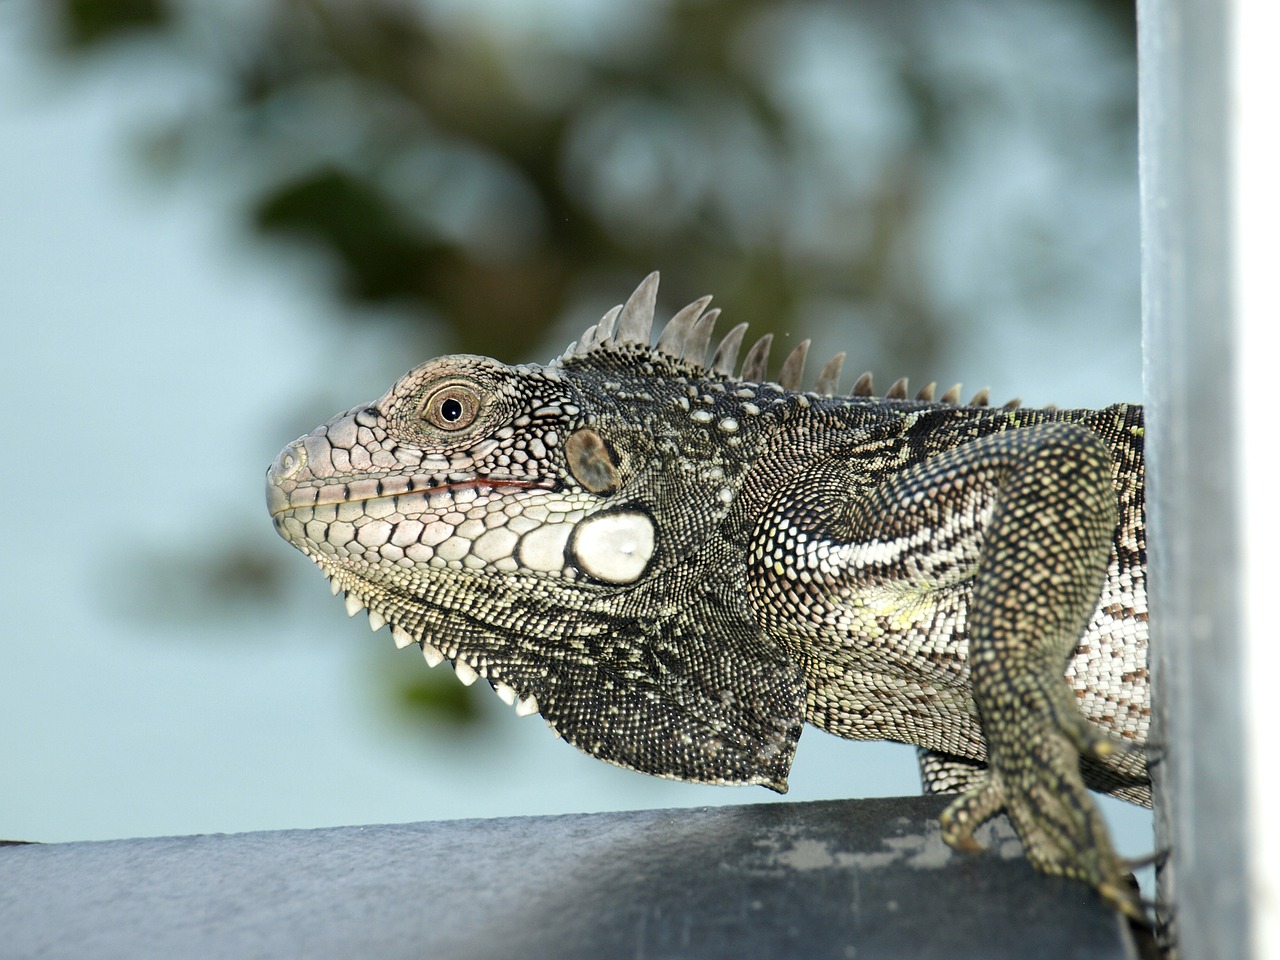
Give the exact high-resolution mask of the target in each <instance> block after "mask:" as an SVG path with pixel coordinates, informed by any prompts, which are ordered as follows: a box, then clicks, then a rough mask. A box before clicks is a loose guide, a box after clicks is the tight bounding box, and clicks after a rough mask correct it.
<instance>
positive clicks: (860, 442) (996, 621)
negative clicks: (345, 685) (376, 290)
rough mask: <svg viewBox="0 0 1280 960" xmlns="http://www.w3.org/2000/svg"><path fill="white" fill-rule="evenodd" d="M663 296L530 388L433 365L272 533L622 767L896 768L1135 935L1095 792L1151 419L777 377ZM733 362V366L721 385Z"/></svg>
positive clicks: (1138, 620)
mask: <svg viewBox="0 0 1280 960" xmlns="http://www.w3.org/2000/svg"><path fill="white" fill-rule="evenodd" d="M657 287H658V278H657V274H653V275H651V276H649V277H648V278H646V279H645V281H644V282H643V283H642V284H641V285H640V286H639V288H638V289H637V290H636V291H635V292H634V293H633V294H632V295H631V297H630V298H629V299H628V300H627V301H626V303H625V304H624V305H622V306H620V307H615V308H614V309H613V310H611V311H609V312H608V313H607V314H606V315H605V316H604V318H603V319H602V320H601V321H600V322H599V323H598V324H597V325H596V326H593V327H591V328H590V329H588V330H587V331H586V333H585V334H584V335H583V336H582V337H581V338H580V339H579V340H578V341H577V342H576V343H575V344H573V345H571V346H570V347H569V348H568V349H567V350H566V351H565V352H564V354H563V355H562V356H560V357H559V358H557V359H556V360H554V361H552V362H551V363H550V364H548V365H546V366H539V365H531V364H529V365H525V364H522V365H516V366H507V365H505V364H502V363H498V362H496V361H494V360H490V359H486V358H483V357H477V356H447V357H441V358H439V359H436V360H432V361H430V362H428V363H425V364H423V365H421V366H419V367H417V368H415V369H414V370H412V371H410V372H409V373H407V374H406V375H405V376H404V377H402V378H401V379H400V380H399V381H398V382H397V383H396V384H395V385H394V386H393V387H392V388H391V390H390V391H389V392H388V393H387V394H386V395H385V396H383V397H382V398H381V399H379V400H377V401H375V402H373V403H366V404H360V405H359V406H356V407H353V408H352V409H350V410H348V411H347V412H345V413H342V414H339V415H338V416H336V417H334V418H333V419H331V420H329V421H328V422H327V423H325V424H324V425H323V426H320V427H318V428H316V429H315V430H314V431H312V432H311V433H309V434H307V435H306V436H304V437H301V438H300V439H298V440H296V441H294V442H293V443H291V444H289V445H288V446H287V447H285V448H284V450H283V451H282V452H281V453H280V455H279V456H278V457H277V459H276V461H275V462H274V463H273V464H272V466H271V468H270V470H269V472H268V480H267V500H268V504H269V507H270V511H271V515H272V518H273V521H274V523H275V527H276V530H277V531H278V532H279V533H280V535H281V536H282V537H284V538H285V539H286V540H288V541H289V542H290V543H292V544H293V545H294V546H295V547H297V548H298V549H299V550H301V551H302V552H303V553H305V554H306V555H307V556H308V557H310V558H311V559H312V560H313V561H314V562H315V563H316V564H317V565H318V566H319V567H320V568H321V570H322V571H323V572H324V574H325V576H326V577H328V578H329V580H330V581H331V586H332V589H333V592H334V594H338V593H343V594H345V598H346V606H347V611H348V613H349V614H351V615H355V614H356V613H357V612H359V611H361V610H366V611H367V613H368V618H369V622H370V625H371V626H372V627H373V628H374V629H375V630H377V629H379V628H381V627H382V626H384V625H387V624H390V626H391V635H392V637H393V638H394V640H395V642H396V644H397V645H398V646H401V647H406V646H409V645H410V644H415V643H416V644H418V645H419V646H420V647H421V648H422V652H423V654H424V656H425V657H426V660H427V662H428V663H429V664H431V665H433V666H434V665H435V664H437V663H440V662H441V661H444V660H448V661H449V662H450V663H451V664H452V665H453V669H454V670H455V671H456V673H457V676H458V678H459V679H460V680H461V681H462V682H463V683H467V684H469V683H472V682H474V681H475V680H476V679H478V678H481V677H483V678H484V679H485V680H486V681H488V683H489V684H490V685H491V686H492V687H493V689H494V691H495V692H496V693H497V694H498V696H499V697H501V698H502V699H503V700H504V701H506V702H507V703H508V704H512V705H514V707H515V711H516V713H518V714H521V715H528V714H533V713H539V714H541V715H542V717H543V718H544V719H545V720H546V722H547V723H548V725H550V727H551V728H552V730H553V731H554V732H555V733H556V734H558V735H559V736H561V737H563V738H564V739H565V740H567V741H569V742H570V743H572V744H573V745H574V746H576V747H578V748H580V749H581V750H584V751H586V752H587V753H589V754H592V755H594V756H597V757H599V758H601V759H603V760H607V761H609V762H611V763H615V764H619V765H621V766H624V767H630V768H632V769H635V770H640V771H643V772H645V773H649V774H655V775H657V776H662V777H670V778H674V779H678V780H688V781H699V782H704V783H722V784H727V783H750V784H763V785H764V786H766V787H770V788H772V789H774V790H777V791H779V792H781V791H784V790H786V779H787V773H788V770H789V768H790V765H791V760H792V755H793V753H794V751H795V747H796V742H797V740H798V738H799V736H800V731H801V727H802V725H803V724H804V723H805V722H808V723H812V724H814V725H815V726H817V727H820V728H821V729H823V730H827V731H829V732H831V733H835V734H838V735H840V736H844V737H851V738H855V739H888V740H898V741H903V742H906V743H911V744H916V745H917V746H918V747H919V748H920V750H921V761H922V762H921V768H922V776H923V779H924V782H925V788H926V790H928V791H930V792H941V791H961V792H960V794H959V796H958V797H957V798H956V799H955V800H954V801H953V802H952V803H951V804H950V806H948V807H947V808H946V810H945V812H944V813H943V816H942V832H943V837H944V839H945V840H946V841H947V842H948V843H949V844H950V845H951V846H953V847H955V848H958V849H974V848H977V846H978V845H977V843H976V841H975V840H974V837H973V832H974V830H975V828H976V827H977V826H978V825H979V824H980V823H982V822H983V821H984V820H986V819H988V818H989V817H991V816H992V815H994V814H995V813H997V812H998V811H1000V810H1002V809H1003V810H1006V811H1007V812H1008V814H1009V816H1010V818H1011V819H1012V821H1013V824H1014V826H1015V828H1016V829H1017V831H1018V833H1019V835H1020V836H1021V839H1022V841H1023V845H1024V847H1025V849H1026V853H1027V856H1028V857H1029V858H1030V860H1031V862H1032V863H1033V865H1035V866H1036V867H1037V868H1038V869H1040V870H1041V871H1044V872H1046V873H1050V874H1060V875H1065V876H1068V877H1074V878H1078V879H1081V880H1084V881H1086V882H1088V883H1090V884H1092V885H1093V887H1094V888H1095V889H1096V890H1097V891H1098V892H1099V893H1100V894H1101V895H1102V897H1103V898H1104V899H1105V900H1107V901H1108V902H1109V903H1111V904H1112V905H1114V906H1115V907H1117V908H1119V909H1120V910H1122V911H1124V912H1125V913H1127V914H1129V915H1130V916H1133V917H1140V916H1141V915H1142V913H1143V910H1142V906H1141V903H1140V901H1139V899H1138V897H1137V895H1136V893H1135V892H1134V890H1133V889H1132V887H1131V886H1130V885H1129V884H1128V883H1127V882H1126V876H1125V875H1126V872H1127V865H1126V863H1125V862H1124V861H1122V860H1121V859H1120V858H1119V857H1118V855H1117V854H1116V853H1115V852H1114V849H1113V847H1112V845H1111V842H1110V840H1109V838H1108V835H1107V831H1106V827H1105V825H1104V823H1103V821H1102V819H1101V817H1100V815H1099V813H1098V811H1097V809H1096V807H1095V805H1094V803H1093V801H1092V799H1091V797H1090V795H1089V793H1088V791H1087V789H1086V787H1092V788H1095V789H1099V790H1104V791H1107V792H1109V793H1112V794H1115V795H1117V796H1120V797H1123V798H1125V799H1129V800H1132V801H1135V802H1143V803H1145V802H1149V800H1150V792H1149V781H1148V777H1147V768H1146V757H1145V752H1144V749H1143V747H1144V744H1145V743H1146V740H1147V731H1148V722H1149V703H1150V700H1149V692H1148V677H1147V667H1146V662H1147V655H1146V644H1147V607H1146V592H1145V564H1146V548H1145V534H1144V506H1143V418H1142V408H1141V407H1140V406H1135V405H1117V406H1112V407H1107V408H1105V409H1101V410H1058V409H1040V410H1032V409H1021V408H1018V406H1017V404H1016V402H1015V403H1011V404H1009V405H1006V406H1004V407H992V406H989V405H988V403H987V396H986V393H985V391H984V392H983V393H982V394H980V395H979V396H977V397H975V398H974V399H973V401H971V402H970V403H968V404H962V403H960V402H959V399H960V398H959V388H958V387H956V388H952V389H951V390H949V391H947V392H946V393H945V394H944V395H943V396H941V397H940V398H938V399H935V398H934V396H933V394H934V388H933V385H932V384H930V385H929V386H928V387H926V388H925V389H924V390H922V391H920V393H919V394H917V395H916V396H915V398H914V399H910V398H908V395H907V392H906V388H905V382H904V381H899V382H898V383H896V384H895V385H894V387H893V389H891V390H890V391H889V392H888V394H887V395H886V396H884V397H876V396H873V395H872V388H871V380H870V377H869V376H867V375H863V377H862V378H861V379H859V380H858V382H857V383H856V384H855V385H854V387H853V389H852V391H851V393H850V394H847V395H842V394H840V392H839V389H838V382H839V378H840V372H841V366H842V362H843V359H844V355H843V354H840V355H837V356H836V357H834V358H833V359H832V360H831V362H830V363H828V364H827V365H826V366H825V367H824V368H823V369H822V371H821V373H820V374H819V375H818V378H817V384H816V388H815V389H814V390H812V391H805V390H801V389H800V384H801V377H802V368H803V366H804V361H805V355H806V352H807V349H808V341H806V342H804V343H801V344H800V345H799V346H798V347H797V348H796V349H795V350H794V351H793V352H792V353H791V354H790V356H788V357H787V359H786V361H785V362H784V363H783V365H782V368H781V371H780V372H779V373H778V374H777V377H776V379H775V380H774V381H772V382H770V381H769V379H768V366H767V365H768V354H769V349H770V337H769V336H767V335H766V336H765V337H763V338H762V339H761V340H760V341H759V342H758V343H756V344H755V346H754V347H752V348H751V350H750V351H749V352H748V353H747V355H746V357H745V359H744V360H743V362H742V364H741V366H738V365H737V363H736V358H737V355H738V353H739V350H740V347H741V345H742V342H743V335H744V333H745V330H746V325H745V324H742V325H739V326H736V327H734V328H733V329H732V330H730V331H729V332H728V334H727V335H726V336H724V338H723V339H721V340H720V341H719V345H718V346H717V347H716V348H715V350H714V352H713V354H712V356H711V359H710V360H708V359H707V354H708V350H709V346H710V340H711V333H712V327H713V325H714V324H715V322H716V318H717V316H718V314H719V311H718V310H714V309H708V305H709V302H710V298H709V297H704V298H702V299H700V300H697V301H695V302H694V303H691V304H689V305H688V306H687V307H685V308H684V309H682V310H680V311H679V312H678V313H676V314H675V316H674V317H672V318H671V320H670V321H669V322H668V323H667V324H666V326H665V328H664V329H663V330H662V332H661V334H660V336H658V338H657V342H656V343H652V342H651V341H652V334H651V329H652V325H653V319H654V311H655V301H656V297H657ZM735 369H736V371H737V372H736V374H735V372H734V371H735Z"/></svg>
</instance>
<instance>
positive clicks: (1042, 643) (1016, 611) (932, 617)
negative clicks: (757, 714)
mask: <svg viewBox="0 0 1280 960" xmlns="http://www.w3.org/2000/svg"><path fill="white" fill-rule="evenodd" d="M904 449H905V445H898V446H895V445H894V444H892V443H886V442H885V441H883V440H882V441H878V442H877V444H876V449H875V450H874V451H873V452H872V453H871V454H869V455H867V454H864V452H863V451H860V450H857V449H854V450H850V451H848V452H847V455H845V456H844V457H841V458H834V457H829V458H827V459H826V460H824V461H822V462H820V463H817V464H815V465H813V466H812V467H809V468H807V469H805V470H802V471H800V472H799V473H798V474H796V475H795V477H793V479H792V480H791V481H790V482H789V483H787V484H786V485H785V490H783V491H781V492H780V493H779V495H778V496H777V497H776V498H775V499H774V500H773V501H772V503H771V504H770V506H769V507H768V508H767V509H766V510H765V511H763V513H762V515H761V516H760V518H759V519H758V521H757V524H756V529H755V534H754V540H753V544H752V559H751V562H752V577H751V581H752V582H751V585H750V587H749V589H750V591H751V593H752V596H753V601H754V602H755V604H756V608H757V611H758V616H759V618H760V620H761V625H762V626H763V627H764V629H766V630H767V631H768V632H769V633H771V634H772V635H774V636H775V637H777V638H778V639H779V640H780V641H781V642H783V643H784V644H785V645H786V646H787V647H788V649H789V650H790V651H791V652H792V654H793V656H795V657H796V658H797V659H798V660H799V661H800V662H802V663H803V664H804V667H805V671H806V678H807V683H808V686H809V719H810V721H811V722H813V723H815V724H816V725H818V726H822V727H824V728H826V729H828V730H831V731H832V732H835V733H839V734H842V735H844V736H852V737H861V738H884V737H889V738H892V739H900V740H904V741H906V742H911V743H916V744H919V745H921V746H923V747H926V748H928V749H930V750H935V751H941V752H944V753H948V754H952V755H955V756H958V757H968V758H970V759H973V760H985V762H986V763H987V770H986V772H985V774H980V775H978V777H977V778H976V780H975V782H974V783H973V785H972V786H970V787H969V788H968V789H966V791H965V792H964V793H963V794H961V796H960V797H959V798H958V799H957V800H956V801H955V802H954V803H953V804H952V805H951V806H950V807H948V808H947V810H946V812H945V813H944V815H943V819H942V827H943V836H944V838H945V839H946V841H947V842H948V843H949V844H951V845H952V846H953V847H956V848H959V849H974V848H976V846H977V844H976V841H974V839H973V831H974V829H975V828H976V827H977V826H978V825H979V824H981V823H982V822H983V821H984V820H986V819H987V818H989V817H990V816H992V815H993V814H995V813H997V812H999V811H1000V810H1002V809H1003V810H1006V811H1007V812H1008V813H1009V816H1010V818H1011V819H1012V821H1013V823H1014V825H1015V827H1016V829H1017V830H1018V833H1019V836H1020V837H1021V838H1022V841H1023V845H1024V847H1025V849H1026V852H1027V856H1028V858H1029V859H1030V860H1031V862H1032V863H1033V864H1034V865H1035V866H1036V867H1037V868H1038V869H1040V870H1042V871H1044V872H1046V873H1051V874H1059V875H1064V876H1070V877H1075V878H1078V879H1082V880H1085V881H1086V882H1088V883H1090V884H1091V885H1093V886H1094V887H1095V889H1097V890H1098V891H1099V893H1100V894H1102V896H1103V897H1104V898H1106V899H1107V900H1108V901H1109V902H1111V903H1112V904H1114V905H1116V906H1117V907H1119V908H1120V909H1122V910H1124V911H1125V912H1126V913H1129V914H1131V915H1135V916H1136V915H1140V913H1141V910H1140V907H1139V905H1138V903H1137V901H1136V899H1135V897H1134V895H1133V894H1132V893H1131V892H1130V888H1129V887H1128V885H1127V884H1126V882H1125V868H1124V865H1123V862H1122V861H1121V860H1120V858H1119V857H1118V856H1117V855H1116V853H1115V852H1114V850H1113V848H1112V846H1111V842H1110V839H1109V838H1108V835H1107V831H1106V827H1105V825H1104V823H1103V821H1102V819H1101V816H1100V815H1099V813H1098V811H1097V808H1096V806H1095V805H1094V803H1093V800H1092V799H1091V797H1090V796H1089V793H1088V790H1087V789H1086V788H1085V785H1084V782H1083V779H1082V777H1081V772H1080V757H1081V755H1082V754H1084V755H1088V756H1094V757H1106V756H1108V755H1110V754H1113V753H1115V752H1116V751H1117V750H1118V749H1120V748H1119V747H1118V746H1117V745H1116V743H1115V742H1114V741H1113V740H1112V739H1111V738H1110V737H1109V736H1108V735H1107V733H1106V732H1105V731H1103V730H1101V729H1099V728H1096V727H1093V726H1092V725H1090V724H1089V723H1087V722H1086V721H1085V720H1084V718H1083V717H1082V716H1081V714H1080V712H1079V710H1078V709H1077V707H1076V704H1075V700H1074V696H1073V694H1072V692H1071V690H1070V688H1069V687H1068V685H1067V684H1066V682H1065V680H1064V670H1065V668H1066V664H1067V660H1068V658H1069V657H1070V655H1071V654H1072V652H1073V651H1074V650H1075V647H1076V645H1077V643H1078V641H1079V639H1080V637H1081V635H1082V633H1083V632H1084V630H1085V628H1086V626H1087V625H1088V623H1089V621H1090V618H1091V615H1092V614H1093V612H1094V610H1095V607H1096V606H1097V604H1098V597H1099V591H1100V586H1101V584H1102V581H1103V577H1104V574H1105V571H1106V565H1107V560H1108V556H1109V554H1110V549H1111V544H1112V540H1113V536H1114V532H1115V527H1116V522H1117V519H1116V518H1117V509H1116V494H1115V491H1114V489H1113V487H1112V482H1111V459H1110V454H1109V453H1108V451H1107V448H1106V447H1105V446H1104V445H1103V443H1102V442H1101V441H1100V440H1099V439H1098V438H1097V436H1096V435H1094V434H1093V433H1092V432H1091V431H1089V430H1088V429H1086V428H1084V427H1080V426H1076V425H1071V424H1063V423H1046V424H1041V425H1037V426H1030V427H1024V428H1019V429H1011V430H1006V431H1004V432H1000V433H994V434H991V435H988V436H986V437H982V438H978V439H973V440H971V441H969V442H967V443H962V444H961V445H959V446H957V447H954V448H953V449H950V450H948V451H946V452H943V453H939V454H937V455H935V456H933V457H930V458H928V459H925V460H923V461H922V462H918V463H916V464H914V465H913V466H908V467H906V468H905V469H900V470H898V471H896V472H895V471H893V470H891V469H888V470H887V474H888V479H884V480H883V481H882V482H876V483H874V485H871V486H868V481H867V476H868V469H869V467H871V466H873V465H874V466H877V467H878V469H879V470H880V471H881V475H884V473H885V472H886V467H885V462H886V460H888V459H891V458H892V457H893V456H894V455H895V453H896V454H898V455H902V451H903V450H904Z"/></svg>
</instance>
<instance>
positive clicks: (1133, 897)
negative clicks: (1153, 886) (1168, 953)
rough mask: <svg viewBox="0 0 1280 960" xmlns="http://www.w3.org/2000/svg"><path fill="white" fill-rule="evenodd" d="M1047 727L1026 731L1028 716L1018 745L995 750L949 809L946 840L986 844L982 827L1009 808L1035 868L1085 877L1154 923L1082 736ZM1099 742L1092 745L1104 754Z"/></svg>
mask: <svg viewBox="0 0 1280 960" xmlns="http://www.w3.org/2000/svg"><path fill="white" fill-rule="evenodd" d="M1045 726H1046V727H1047V729H1045V730H1043V731H1041V732H1040V733H1038V734H1037V735H1036V736H1031V737H1025V731H1026V729H1027V728H1026V723H1025V721H1024V724H1023V726H1022V730H1023V731H1024V738H1020V742H1019V743H1018V744H1017V745H1015V746H1014V749H1013V750H1010V749H1008V747H1009V744H1002V745H1001V747H1002V749H1000V750H999V751H993V756H992V766H991V768H990V769H989V770H988V772H987V775H986V778H985V779H984V780H983V781H982V782H980V783H978V784H976V785H974V786H972V787H970V788H969V789H968V790H966V791H965V792H964V793H962V794H961V795H960V796H959V797H958V798H957V799H956V800H955V801H954V802H952V803H951V804H950V805H949V806H948V807H947V808H946V810H944V811H943V813H942V817H941V823H942V838H943V840H945V841H946V843H947V844H948V845H949V846H951V847H952V848H954V849H956V850H961V851H965V852H974V851H980V850H981V849H982V845H981V844H979V843H978V841H977V840H975V839H974V836H973V833H974V831H975V830H976V829H977V828H978V827H979V826H980V825H981V824H982V823H983V822H985V821H986V820H988V819H990V818H991V817H992V816H994V815H995V814H996V813H999V812H1000V811H1001V810H1004V811H1005V812H1007V813H1008V815H1009V819H1010V820H1011V821H1012V822H1013V826H1014V829H1015V830H1017V832H1018V836H1019V838H1021V840H1022V846H1023V849H1024V851H1025V853H1026V856H1027V859H1028V860H1029V861H1030V862H1031V865H1032V866H1033V867H1035V868H1036V869H1037V870H1039V871H1041V872H1042V873H1047V874H1051V875H1055V876H1063V877H1070V878H1072V879H1076V880H1083V881H1084V882H1085V883H1088V884H1089V885H1090V886H1092V887H1093V888H1094V889H1095V890H1096V891H1097V892H1098V894H1099V896H1101V897H1102V899H1103V900H1104V901H1106V902H1107V903H1108V904H1110V905H1111V906H1112V907H1114V908H1115V909H1117V910H1119V911H1120V912H1121V913H1123V914H1125V916H1127V917H1130V918H1131V919H1133V920H1137V921H1141V922H1146V921H1147V920H1148V916H1147V912H1146V910H1145V909H1144V907H1143V904H1142V900H1141V899H1140V897H1139V895H1138V890H1137V888H1136V887H1135V886H1134V884H1133V881H1132V879H1131V878H1130V876H1129V866H1128V863H1127V862H1126V861H1125V860H1124V859H1122V858H1121V857H1120V856H1119V855H1118V854H1117V853H1116V852H1115V850H1114V848H1113V847H1112V845H1111V839H1110V837H1109V836H1108V834H1107V828H1106V824H1105V822H1104V821H1103V819H1102V815H1101V813H1100V812H1099V811H1098V808H1097V805H1096V804H1095V803H1094V801H1093V798H1092V797H1091V796H1090V795H1089V791H1088V790H1087V789H1086V788H1085V786H1084V781H1083V779H1082V777H1081V775H1080V753H1079V750H1078V747H1077V744H1076V742H1075V740H1076V737H1075V736H1072V734H1071V733H1068V732H1066V731H1064V730H1063V729H1061V728H1059V727H1052V726H1051V725H1049V724H1045ZM1082 726H1083V725H1082ZM1078 732H1079V731H1078V730H1075V731H1072V733H1078ZM1108 742H1109V741H1108ZM1091 745H1092V746H1093V747H1094V749H1093V750H1092V751H1091V752H1093V753H1094V754H1095V755H1103V754H1100V753H1098V751H1097V749H1096V745H1094V744H1091ZM1111 746H1112V747H1113V748H1114V749H1123V747H1122V746H1120V745H1116V744H1112V745H1111Z"/></svg>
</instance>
